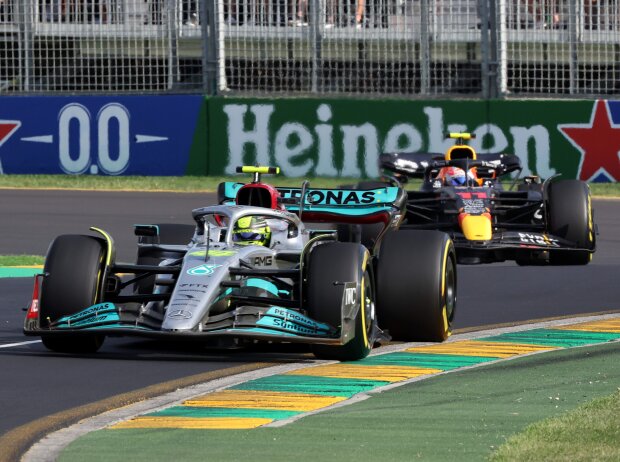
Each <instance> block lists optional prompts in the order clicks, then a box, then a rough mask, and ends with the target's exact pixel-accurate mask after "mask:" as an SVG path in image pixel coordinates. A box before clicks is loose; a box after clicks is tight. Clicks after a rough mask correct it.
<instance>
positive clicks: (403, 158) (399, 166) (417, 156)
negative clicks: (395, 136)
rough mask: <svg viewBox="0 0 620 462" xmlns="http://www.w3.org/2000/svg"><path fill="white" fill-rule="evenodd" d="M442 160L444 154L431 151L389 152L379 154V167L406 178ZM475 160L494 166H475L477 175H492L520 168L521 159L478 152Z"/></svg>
mask: <svg viewBox="0 0 620 462" xmlns="http://www.w3.org/2000/svg"><path fill="white" fill-rule="evenodd" d="M442 160H444V155H443V154H440V153H432V152H390V153H384V154H381V155H380V156H379V168H380V169H381V170H386V171H388V172H391V173H392V174H395V175H397V176H404V177H407V178H424V177H425V174H426V171H427V170H428V169H432V168H433V164H434V163H435V162H437V163H440V162H439V161H442ZM477 160H479V161H482V162H485V163H487V164H489V165H494V167H477V169H478V176H479V177H481V178H484V177H486V176H492V173H493V171H496V172H497V174H498V175H505V174H508V173H511V172H514V171H516V170H521V159H519V157H518V156H516V155H514V154H504V153H495V154H478V155H477Z"/></svg>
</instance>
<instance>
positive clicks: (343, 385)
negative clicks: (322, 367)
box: [232, 375, 389, 398]
mask: <svg viewBox="0 0 620 462" xmlns="http://www.w3.org/2000/svg"><path fill="white" fill-rule="evenodd" d="M388 383H389V382H384V381H380V380H362V379H339V378H332V377H315V376H310V375H274V376H271V377H264V378H262V379H256V380H252V381H251V382H246V383H242V384H239V385H236V386H234V387H232V389H233V390H257V391H258V390H268V391H275V392H288V393H306V394H310V395H323V396H346V397H347V398H348V397H351V396H353V395H355V394H357V393H362V392H365V391H368V390H372V389H373V388H377V387H381V386H383V385H387V384H388Z"/></svg>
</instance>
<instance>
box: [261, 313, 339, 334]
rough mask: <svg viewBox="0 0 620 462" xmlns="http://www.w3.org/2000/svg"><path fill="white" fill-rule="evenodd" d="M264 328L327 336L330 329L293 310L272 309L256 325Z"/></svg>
mask: <svg viewBox="0 0 620 462" xmlns="http://www.w3.org/2000/svg"><path fill="white" fill-rule="evenodd" d="M256 325H257V326H262V327H277V328H279V329H284V330H288V331H291V332H295V333H297V334H312V335H316V334H327V332H328V331H329V330H330V327H329V326H328V325H327V324H321V323H318V322H316V321H313V320H312V319H310V318H308V317H306V316H304V315H303V314H301V313H298V312H296V311H293V310H287V309H285V308H280V307H271V308H269V310H267V312H266V313H265V315H264V316H263V317H262V318H261V319H260V320H259V321H258V322H257V323H256Z"/></svg>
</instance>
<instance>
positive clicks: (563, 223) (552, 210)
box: [547, 180, 595, 265]
mask: <svg viewBox="0 0 620 462" xmlns="http://www.w3.org/2000/svg"><path fill="white" fill-rule="evenodd" d="M547 227H548V232H549V234H551V235H553V236H558V237H561V238H563V239H566V240H569V241H572V242H574V243H575V244H576V245H577V247H578V248H579V249H581V250H557V251H553V250H552V251H551V252H550V253H549V263H550V264H552V265H587V264H588V263H590V261H591V260H592V252H591V250H594V247H595V232H594V220H593V213H592V200H591V197H590V188H589V187H588V185H587V184H586V183H584V182H583V181H579V180H562V181H556V182H552V183H551V184H550V185H549V186H548V188H547Z"/></svg>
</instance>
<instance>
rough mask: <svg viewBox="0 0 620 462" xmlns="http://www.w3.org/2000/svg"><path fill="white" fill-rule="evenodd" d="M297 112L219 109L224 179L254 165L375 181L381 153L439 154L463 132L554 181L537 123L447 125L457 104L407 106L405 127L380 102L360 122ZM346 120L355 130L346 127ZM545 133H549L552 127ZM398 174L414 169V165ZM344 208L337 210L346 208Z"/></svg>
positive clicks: (325, 111)
mask: <svg viewBox="0 0 620 462" xmlns="http://www.w3.org/2000/svg"><path fill="white" fill-rule="evenodd" d="M215 104H217V102H214V105H215ZM301 104H302V107H304V109H307V110H305V111H303V112H304V115H303V116H300V115H299V103H298V102H297V101H295V109H292V108H291V109H289V106H288V101H286V100H285V101H283V102H282V103H278V104H262V103H260V104H246V103H244V102H242V101H241V100H240V101H238V102H230V101H226V102H225V103H223V104H222V105H221V115H222V117H221V120H222V121H223V122H224V126H223V127H222V128H223V129H224V131H225V132H226V135H227V136H226V147H227V151H228V153H227V154H228V156H227V157H228V159H227V163H226V165H223V169H224V173H225V174H234V173H235V168H236V167H237V166H238V165H243V164H247V163H257V164H259V165H270V164H276V165H278V166H280V168H281V170H282V173H283V174H284V175H285V176H290V177H304V176H308V175H316V176H331V177H334V176H340V177H351V178H360V177H369V178H376V177H378V176H380V172H379V168H378V164H377V159H378V156H379V154H380V153H382V152H423V151H427V152H434V153H443V152H445V150H446V149H447V148H448V147H450V146H452V145H453V144H454V141H453V140H450V139H446V136H445V134H446V132H452V131H462V130H468V131H470V132H471V133H473V134H475V135H476V137H475V139H473V140H471V141H470V143H469V144H470V146H472V147H473V148H474V149H476V151H478V152H480V153H483V152H503V151H506V152H509V151H510V152H514V153H515V154H516V155H518V156H519V157H520V158H521V159H522V161H523V164H524V169H523V174H524V175H530V174H532V173H534V172H535V173H537V174H538V175H539V176H541V177H543V178H548V177H550V176H552V175H554V174H555V173H556V169H555V168H552V167H551V164H550V159H551V157H550V152H551V146H550V135H549V129H548V128H547V127H546V126H544V125H542V124H541V123H540V122H537V121H536V120H535V119H534V120H532V123H528V124H527V125H526V124H515V125H508V124H507V123H506V122H505V120H502V122H503V123H502V125H501V126H500V125H497V124H493V123H486V122H484V121H483V120H485V119H484V117H481V118H479V119H475V118H474V117H473V116H470V115H464V116H462V117H459V118H458V119H457V120H451V121H450V122H447V121H446V120H445V114H444V112H446V111H448V112H450V113H451V114H453V113H454V112H453V111H454V107H455V106H456V104H458V103H456V104H455V103H450V102H443V103H438V104H436V105H428V106H422V107H421V108H420V109H418V108H419V107H420V106H419V105H418V104H416V103H412V104H411V105H409V106H407V108H411V109H413V110H415V113H412V114H411V115H410V116H406V117H405V120H398V118H397V117H393V118H392V122H391V123H390V121H389V119H388V118H386V117H384V116H383V117H382V115H381V113H382V112H389V111H390V109H391V107H390V104H389V103H388V104H386V103H385V102H381V104H382V107H381V108H378V107H377V106H371V107H377V111H373V110H372V109H371V110H370V111H366V112H367V113H368V114H367V115H366V116H364V114H359V111H358V109H357V108H358V106H356V104H355V103H346V102H337V103H331V104H328V103H315V102H314V101H313V100H304V101H301ZM371 104H372V103H371ZM469 104H470V105H472V106H476V105H475V104H471V103H469ZM526 104H527V103H523V104H518V105H523V106H526ZM444 106H445V107H444ZM516 106H517V103H515V107H516ZM393 108H394V110H393V111H392V112H394V113H398V114H399V115H400V114H403V112H405V113H406V112H407V109H403V106H402V105H399V104H397V103H395V104H394V105H393ZM459 109H460V108H459ZM294 111H296V112H294ZM459 113H462V111H459ZM386 115H387V114H386ZM300 118H302V119H303V121H299V119H300ZM399 118H400V117H399ZM352 120H355V123H350V121H352ZM548 125H549V126H552V127H553V124H552V123H548ZM554 128H555V127H554ZM250 153H251V154H250ZM403 167H405V168H413V165H404V166H403ZM344 200H345V199H344V198H343V199H341V202H340V203H341V204H344Z"/></svg>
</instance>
